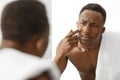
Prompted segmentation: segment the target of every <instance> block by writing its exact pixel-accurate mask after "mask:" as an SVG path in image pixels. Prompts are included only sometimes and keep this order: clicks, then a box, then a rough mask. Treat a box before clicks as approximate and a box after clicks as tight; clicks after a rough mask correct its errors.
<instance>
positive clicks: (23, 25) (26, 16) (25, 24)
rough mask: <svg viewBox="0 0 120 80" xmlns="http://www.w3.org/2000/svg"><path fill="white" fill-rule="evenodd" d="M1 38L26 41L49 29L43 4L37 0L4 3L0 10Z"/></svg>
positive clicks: (20, 41) (42, 34) (19, 41)
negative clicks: (0, 14)
mask: <svg viewBox="0 0 120 80" xmlns="http://www.w3.org/2000/svg"><path fill="white" fill-rule="evenodd" d="M1 30H2V36H3V39H7V40H12V41H15V42H18V43H26V42H27V41H28V40H29V39H30V38H32V37H33V36H35V35H41V36H44V33H45V32H46V31H48V30H49V23H48V19H47V15H46V9H45V6H44V5H43V4H42V3H41V2H39V1H37V0H19V1H13V2H11V3H9V4H8V5H6V7H5V8H4V10H3V12H2V18H1Z"/></svg>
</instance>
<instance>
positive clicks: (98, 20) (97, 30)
mask: <svg viewBox="0 0 120 80" xmlns="http://www.w3.org/2000/svg"><path fill="white" fill-rule="evenodd" d="M103 24H104V18H103V16H102V14H101V13H100V12H96V11H92V10H84V11H83V12H82V13H81V14H80V16H79V21H78V22H77V27H78V29H79V30H80V31H81V32H80V33H79V39H80V42H81V44H84V45H87V46H89V45H93V44H95V43H97V42H99V41H100V38H101V35H102V33H103V32H104V30H105V28H104V27H103Z"/></svg>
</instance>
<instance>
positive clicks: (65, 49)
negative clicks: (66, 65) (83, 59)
mask: <svg viewBox="0 0 120 80" xmlns="http://www.w3.org/2000/svg"><path fill="white" fill-rule="evenodd" d="M78 32H79V30H76V31H72V30H71V31H70V32H69V33H68V34H67V36H66V37H65V38H64V39H62V40H61V41H60V43H59V44H58V46H57V50H56V53H57V54H61V53H62V55H64V56H66V55H67V53H69V52H70V51H71V50H72V48H74V47H76V46H77V45H78V36H77V35H75V34H76V33H78Z"/></svg>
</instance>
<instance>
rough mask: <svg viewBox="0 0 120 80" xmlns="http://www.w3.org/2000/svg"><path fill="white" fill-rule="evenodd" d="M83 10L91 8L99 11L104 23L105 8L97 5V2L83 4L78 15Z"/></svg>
mask: <svg viewBox="0 0 120 80" xmlns="http://www.w3.org/2000/svg"><path fill="white" fill-rule="evenodd" d="M84 10H93V11H97V12H100V13H101V14H102V16H103V18H104V23H105V21H106V11H105V9H104V8H103V7H102V6H101V5H99V4H97V3H89V4H87V5H85V6H84V7H83V8H82V9H81V11H80V13H79V15H80V14H81V13H82V12H83V11H84Z"/></svg>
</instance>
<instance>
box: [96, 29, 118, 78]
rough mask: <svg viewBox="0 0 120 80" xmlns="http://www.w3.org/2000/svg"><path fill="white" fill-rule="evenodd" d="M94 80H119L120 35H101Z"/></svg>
mask: <svg viewBox="0 0 120 80" xmlns="http://www.w3.org/2000/svg"><path fill="white" fill-rule="evenodd" d="M96 80H120V33H118V32H111V31H107V32H105V33H104V34H103V37H102V42H101V46H100V51H99V55H98V62H97V69H96Z"/></svg>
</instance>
